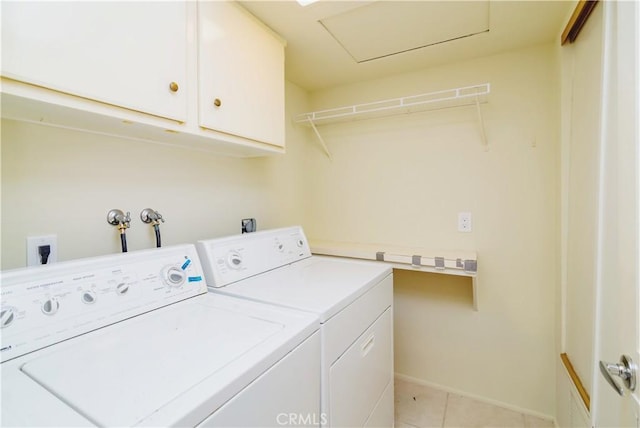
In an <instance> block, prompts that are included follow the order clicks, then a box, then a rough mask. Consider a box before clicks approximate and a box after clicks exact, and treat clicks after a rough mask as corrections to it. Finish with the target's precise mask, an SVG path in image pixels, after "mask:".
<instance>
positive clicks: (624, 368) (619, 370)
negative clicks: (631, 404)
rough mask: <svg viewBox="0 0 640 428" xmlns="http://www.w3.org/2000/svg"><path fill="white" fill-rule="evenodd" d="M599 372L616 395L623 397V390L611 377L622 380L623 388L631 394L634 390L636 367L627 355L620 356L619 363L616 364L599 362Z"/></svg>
mask: <svg viewBox="0 0 640 428" xmlns="http://www.w3.org/2000/svg"><path fill="white" fill-rule="evenodd" d="M600 371H601V372H602V375H603V376H604V378H605V379H606V380H607V382H609V385H611V387H612V388H613V389H615V390H616V392H617V393H618V394H620V395H624V389H623V388H622V386H621V385H620V384H619V383H618V381H616V380H615V379H614V378H613V376H617V377H619V378H620V379H622V382H623V383H624V386H625V387H626V388H627V389H628V390H629V391H631V392H633V391H635V390H636V377H637V373H638V366H637V364H636V363H634V362H633V360H632V359H631V357H629V356H628V355H623V356H621V357H620V362H619V363H617V364H615V363H605V362H604V361H600Z"/></svg>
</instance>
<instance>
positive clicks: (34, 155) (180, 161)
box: [1, 85, 306, 269]
mask: <svg viewBox="0 0 640 428" xmlns="http://www.w3.org/2000/svg"><path fill="white" fill-rule="evenodd" d="M287 96H288V105H287V108H292V109H293V110H294V111H299V110H300V109H304V108H306V104H304V103H305V102H306V94H305V93H304V92H302V91H301V90H300V89H299V88H297V87H296V86H294V85H287ZM300 134H301V133H300V131H299V130H296V129H293V128H292V126H291V125H289V129H288V137H289V138H288V140H289V142H288V146H289V148H288V150H289V152H290V153H291V154H292V156H293V155H295V153H296V152H297V150H299V149H298V147H297V146H301V144H302V143H301V142H300V137H299V135H300ZM302 135H306V134H304V133H302ZM1 136H2V140H1V141H2V269H10V268H16V267H22V266H24V265H25V263H26V244H25V238H26V237H27V236H38V235H43V234H56V235H57V236H58V252H59V260H69V259H74V258H78V257H88V256H94V255H102V254H109V253H114V252H118V251H119V250H120V241H119V236H118V233H117V229H116V228H115V227H113V226H110V225H109V224H108V223H107V221H106V218H107V212H108V211H109V210H110V209H112V208H119V209H122V210H125V211H126V210H129V211H131V217H132V219H133V220H132V223H131V228H130V229H128V231H127V236H128V245H129V250H131V251H133V250H136V249H143V248H151V247H153V246H154V245H155V240H154V239H155V238H154V235H153V230H152V228H151V227H150V226H148V225H146V224H143V223H142V222H141V221H140V218H139V213H140V211H141V210H142V209H143V208H146V207H151V208H154V209H156V210H158V211H159V212H160V213H161V214H162V215H163V216H164V218H165V219H166V223H164V224H162V225H161V232H162V240H163V243H164V244H165V245H171V244H178V243H185V242H195V241H196V240H197V239H203V238H210V237H216V236H222V235H229V234H233V233H239V232H240V220H241V219H242V218H244V217H256V218H257V220H258V227H260V228H269V227H277V226H284V225H287V224H297V223H301V222H302V218H301V215H300V213H301V212H302V209H301V208H299V207H300V204H298V203H297V199H298V198H297V196H296V195H295V192H297V191H298V190H297V188H298V187H299V183H300V181H299V180H298V179H294V178H293V177H294V176H298V175H299V174H300V171H298V170H297V169H296V167H297V165H296V164H295V163H291V162H288V160H287V159H289V158H290V157H289V158H285V157H283V156H276V157H274V158H268V159H264V158H259V159H234V158H227V157H217V156H213V155H210V154H207V153H202V152H196V151H189V150H181V149H177V148H173V147H167V146H162V145H153V144H148V143H142V142H137V141H130V140H124V139H118V138H112V137H106V136H101V135H93V134H86V133H82V132H76V131H70V130H64V129H58V128H52V127H45V126H40V125H34V124H26V123H19V122H14V121H9V120H3V121H2V135H1ZM275 189H277V190H275Z"/></svg>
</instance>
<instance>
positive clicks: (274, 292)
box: [210, 256, 391, 323]
mask: <svg viewBox="0 0 640 428" xmlns="http://www.w3.org/2000/svg"><path fill="white" fill-rule="evenodd" d="M390 273H391V268H390V267H389V266H388V265H385V264H382V263H376V262H366V261H359V260H341V259H337V258H331V257H321V256H312V257H310V258H307V259H304V260H300V261H298V262H295V263H292V264H291V265H287V266H283V267H280V268H278V269H274V270H272V271H269V272H266V273H263V274H260V275H257V276H254V277H251V278H247V279H244V280H242V281H238V282H235V283H233V284H229V285H227V286H225V287H221V288H210V290H211V291H214V292H216V293H222V294H227V295H232V296H236V297H242V298H245V299H250V300H256V301H260V302H266V303H270V304H274V305H279V306H285V307H289V308H295V309H300V310H303V311H307V312H312V313H315V314H318V316H319V317H320V321H321V322H323V323H324V322H325V321H327V320H328V319H329V318H331V317H332V316H333V315H335V314H337V313H338V312H340V311H341V310H342V309H344V308H345V307H346V306H347V305H349V304H350V303H352V302H354V301H355V300H356V299H357V298H358V297H360V296H362V295H363V294H364V293H366V292H367V291H368V290H369V289H371V288H372V287H374V286H375V285H376V284H377V283H378V282H380V281H381V280H382V279H383V278H385V277H386V276H387V275H389V274H390Z"/></svg>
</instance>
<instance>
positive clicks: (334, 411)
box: [329, 308, 393, 427]
mask: <svg viewBox="0 0 640 428" xmlns="http://www.w3.org/2000/svg"><path fill="white" fill-rule="evenodd" d="M392 337H393V332H392V318H391V308H389V309H387V310H386V311H385V312H384V313H383V314H382V315H381V316H380V317H379V318H378V319H377V320H376V322H374V323H373V324H372V325H371V327H369V328H368V329H367V330H366V331H365V332H364V333H363V334H362V335H361V336H360V337H359V338H358V340H356V341H355V343H354V344H353V345H351V347H350V348H349V349H348V350H347V351H346V352H345V353H344V354H343V355H342V356H341V357H340V358H339V359H338V360H337V361H336V362H335V364H333V366H331V369H330V375H329V376H330V381H329V383H330V397H331V398H330V400H331V403H330V409H331V410H330V412H329V415H330V416H329V417H330V419H331V424H330V425H331V426H332V427H361V426H363V425H364V424H365V422H366V421H367V419H368V418H369V415H370V414H371V413H372V412H373V410H374V408H375V407H376V404H377V403H378V402H379V401H380V397H382V395H383V393H384V392H385V390H386V389H387V387H388V385H389V384H390V383H391V382H393V379H392V373H393V343H392ZM389 400H391V405H393V401H392V400H393V397H392V396H389ZM383 405H384V403H383ZM384 425H385V426H393V412H391V414H390V420H389V421H386V423H385V424H384Z"/></svg>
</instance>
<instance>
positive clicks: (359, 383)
mask: <svg viewBox="0 0 640 428" xmlns="http://www.w3.org/2000/svg"><path fill="white" fill-rule="evenodd" d="M197 248H198V252H199V254H200V258H201V260H202V263H203V268H204V272H205V278H206V280H207V285H208V286H209V289H210V291H212V292H214V293H218V294H225V295H229V296H234V297H241V298H244V299H247V300H251V301H256V302H263V303H268V304H270V305H274V306H279V307H288V308H295V309H300V310H303V311H307V312H310V313H313V314H316V315H317V316H318V317H319V318H320V322H321V328H320V333H321V337H322V351H321V352H322V357H321V359H322V382H321V383H322V406H321V407H322V418H321V419H322V420H321V423H322V425H323V426H331V427H361V426H386V427H391V426H393V422H394V414H393V404H394V398H393V314H392V303H393V279H392V270H391V268H389V267H388V266H385V265H383V264H380V263H375V262H366V261H355V260H345V259H339V258H331V257H321V256H312V255H311V251H310V249H309V245H308V243H307V239H306V237H305V235H304V232H303V230H302V228H300V227H291V228H284V229H275V230H267V231H261V232H255V233H249V234H244V235H237V236H231V237H226V238H221V239H213V240H208V241H200V242H198V244H197Z"/></svg>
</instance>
